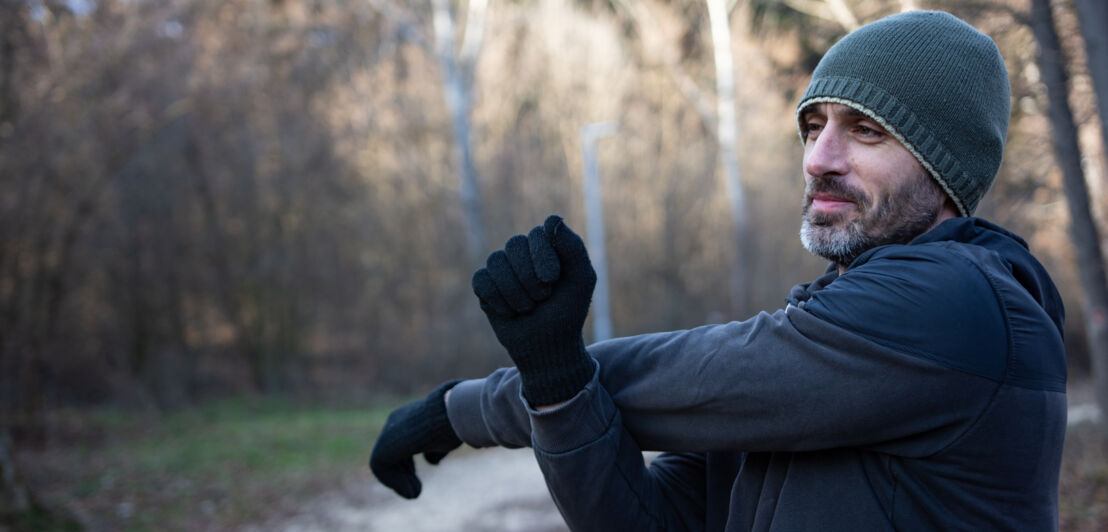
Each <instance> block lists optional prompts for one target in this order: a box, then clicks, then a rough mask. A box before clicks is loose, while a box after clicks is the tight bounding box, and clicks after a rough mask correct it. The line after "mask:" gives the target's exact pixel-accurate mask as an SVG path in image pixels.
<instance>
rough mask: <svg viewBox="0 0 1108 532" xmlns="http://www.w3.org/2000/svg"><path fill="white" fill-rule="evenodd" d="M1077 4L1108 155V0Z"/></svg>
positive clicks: (1077, 0)
mask: <svg viewBox="0 0 1108 532" xmlns="http://www.w3.org/2000/svg"><path fill="white" fill-rule="evenodd" d="M1074 4H1075V5H1076V7H1077V19H1078V20H1080V21H1081V37H1082V38H1083V39H1084V40H1085V54H1086V56H1087V57H1088V64H1089V76H1090V77H1091V78H1092V79H1093V93H1095V94H1096V102H1097V109H1098V110H1099V112H1100V140H1101V145H1100V146H1101V149H1102V150H1104V155H1105V157H1106V158H1108V2H1105V1H1104V0H1075V1H1074Z"/></svg>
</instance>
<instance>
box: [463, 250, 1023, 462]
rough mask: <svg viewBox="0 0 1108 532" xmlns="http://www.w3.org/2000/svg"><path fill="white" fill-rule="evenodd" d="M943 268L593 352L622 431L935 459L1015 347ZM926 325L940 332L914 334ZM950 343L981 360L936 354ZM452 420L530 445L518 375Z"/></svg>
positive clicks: (732, 446)
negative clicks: (907, 344) (882, 323)
mask: <svg viewBox="0 0 1108 532" xmlns="http://www.w3.org/2000/svg"><path fill="white" fill-rule="evenodd" d="M938 260H952V261H953V262H951V263H949V264H939V265H937V266H938V267H936V265H934V264H928V263H926V261H921V260H920V259H919V258H918V257H913V258H912V260H911V261H879V263H878V264H876V265H874V266H872V267H870V268H869V269H866V268H859V269H858V271H852V272H848V273H847V274H845V275H844V276H843V277H841V278H840V279H838V280H836V281H835V282H834V283H832V284H831V285H830V286H828V287H827V288H825V289H824V290H821V291H820V292H817V294H818V295H819V297H818V298H813V300H812V301H809V302H808V303H809V306H808V307H806V308H807V309H810V310H806V309H801V308H798V307H795V306H789V307H788V308H787V309H785V310H780V311H777V312H775V313H773V314H766V313H761V314H759V315H757V316H755V317H753V318H751V319H749V320H747V321H744V322H733V323H729V324H721V325H709V326H704V327H699V328H696V329H691V330H686V331H675V332H668V333H656V334H647V335H641V336H634V337H628V338H619V339H614V340H610V341H606V342H602V343H598V344H594V345H592V346H590V347H589V352H590V354H592V355H593V357H595V358H596V360H597V361H598V362H599V366H600V374H599V383H600V385H601V386H602V387H603V388H604V389H605V390H606V391H607V393H609V394H610V397H611V400H612V401H613V404H614V405H615V406H616V407H617V408H618V410H619V412H620V414H621V420H622V426H623V427H624V428H625V429H626V431H627V433H628V434H630V435H631V436H632V437H633V438H634V440H635V441H636V442H637V443H638V444H639V445H640V446H641V448H643V449H644V450H663V451H686V452H706V451H810V450H819V449H827V448H833V447H844V446H853V447H862V448H871V449H874V450H879V451H881V452H886V453H890V454H894V455H900V456H906V457H922V456H927V455H929V454H932V453H934V452H937V451H939V450H941V449H942V448H944V447H945V446H946V445H948V444H949V443H951V442H952V441H954V440H955V439H956V438H957V437H958V436H959V435H960V434H961V433H963V432H964V431H965V430H966V429H967V428H968V427H969V426H971V425H972V424H973V422H974V421H975V420H976V419H977V417H978V416H979V415H980V414H981V412H982V411H983V410H984V408H985V407H986V405H987V404H988V403H989V401H990V399H991V398H992V397H993V395H994V393H995V391H996V390H997V388H998V387H999V384H1000V381H1001V380H1002V379H1003V371H1004V370H1003V366H1004V360H1005V357H1006V356H1007V341H1008V336H1007V335H1008V332H1007V329H1006V327H1007V325H1006V322H1005V321H1004V310H1003V305H1002V302H998V297H997V296H996V295H995V294H993V293H992V292H991V290H992V288H991V287H990V284H989V283H988V281H987V280H986V279H985V277H984V276H983V275H981V274H979V273H976V272H975V270H973V268H972V266H967V265H965V264H962V263H961V262H959V261H958V260H956V259H945V258H943V257H942V256H940V257H939V259H938ZM929 272H940V273H941V275H934V274H933V273H929ZM928 275H931V277H927V279H926V281H927V282H925V283H922V284H921V283H920V282H919V281H920V276H928ZM914 286H923V287H925V288H926V289H925V290H913V289H912V287H914ZM951 294H960V295H961V297H964V298H967V301H961V302H958V301H951V300H950V299H951V297H952V296H951ZM857 301H867V302H869V304H859V303H856V302H857ZM959 303H960V304H959ZM920 312H931V314H928V315H920V314H919V313H920ZM832 313H834V314H835V315H834V321H832V320H831V319H830V317H831V316H830V315H831V314H832ZM875 313H879V314H880V316H882V317H884V316H892V317H893V318H894V319H895V320H898V323H899V324H900V325H899V327H901V328H903V329H908V330H911V331H912V336H910V337H908V338H909V339H918V340H919V341H921V342H922V344H921V345H914V346H911V349H910V350H909V349H905V348H903V346H901V345H900V344H899V343H898V341H897V338H896V336H895V335H892V336H889V337H886V336H887V335H882V334H881V331H870V330H868V329H865V326H866V324H870V323H873V321H874V320H876V319H877V318H878V316H875V315H874V314H875ZM885 319H887V318H885ZM917 325H918V326H919V327H926V328H927V329H928V330H929V331H930V332H931V333H933V334H932V335H931V336H928V335H927V334H918V333H917V332H916V331H914V330H912V328H913V327H916V326H917ZM948 331H976V332H975V333H974V334H975V336H974V337H975V340H974V342H973V343H972V344H970V345H959V344H958V343H957V342H956V341H951V340H950V339H949V338H946V337H944V336H941V335H942V334H944V333H946V332H948ZM925 332H926V331H925ZM867 333H869V334H867ZM931 337H933V338H937V339H939V340H941V341H937V342H929V340H928V339H929V338H931ZM890 338H891V340H890ZM951 345H953V346H954V348H956V349H961V350H963V351H965V352H966V353H972V354H974V355H975V356H976V359H973V360H977V362H974V361H973V360H970V361H969V362H966V361H965V360H964V359H966V358H967V357H964V356H961V355H960V352H953V353H951V352H936V351H938V350H939V349H947V347H946V346H951ZM998 360H999V362H998ZM958 364H969V366H968V367H959V366H958ZM998 367H999V368H1000V369H999V370H997V369H996V368H998ZM448 411H449V413H450V419H451V423H452V424H453V425H454V427H455V429H456V431H457V432H458V433H459V436H460V437H461V438H462V439H463V441H465V442H467V443H469V444H470V445H474V446H487V445H507V446H527V445H531V444H532V441H531V430H532V421H533V420H532V419H531V418H530V417H529V416H528V413H527V410H526V406H525V405H524V404H523V402H522V400H521V399H520V395H519V382H518V376H517V375H516V373H515V370H514V369H511V368H507V369H501V370H498V371H497V372H496V373H494V374H493V375H491V376H490V377H488V378H486V379H483V380H476V381H466V382H463V383H462V384H460V385H458V386H457V387H455V389H454V392H453V393H452V398H451V402H450V404H449V405H448Z"/></svg>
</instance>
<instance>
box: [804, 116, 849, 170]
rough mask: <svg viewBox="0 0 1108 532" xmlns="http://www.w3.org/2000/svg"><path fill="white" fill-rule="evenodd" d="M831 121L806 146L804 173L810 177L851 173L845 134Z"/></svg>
mask: <svg viewBox="0 0 1108 532" xmlns="http://www.w3.org/2000/svg"><path fill="white" fill-rule="evenodd" d="M836 126H837V125H836V124H834V122H832V121H829V122H828V123H827V124H825V125H824V127H823V130H822V131H820V132H819V135H818V136H817V137H816V138H815V139H812V140H810V141H809V142H807V143H805V144H804V173H805V174H807V175H808V176H809V177H812V178H818V177H832V176H842V175H846V174H848V173H850V158H849V154H848V153H847V151H848V150H847V143H846V142H845V141H846V139H845V138H844V135H843V132H842V131H840V128H838V127H836Z"/></svg>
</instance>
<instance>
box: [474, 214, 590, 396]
mask: <svg viewBox="0 0 1108 532" xmlns="http://www.w3.org/2000/svg"><path fill="white" fill-rule="evenodd" d="M595 286H596V272H595V271H594V270H593V268H592V263H591V262H590V261H589V254H588V252H587V251H586V250H585V243H584V242H583V241H582V240H581V237H579V236H577V234H576V233H574V232H573V231H571V230H570V229H569V227H568V226H566V225H565V222H563V221H562V218H561V217H559V216H554V215H552V216H550V217H549V218H547V219H546V222H545V223H544V224H543V225H542V226H538V227H535V228H534V229H532V230H531V232H530V233H529V234H528V235H527V236H523V235H516V236H513V237H512V238H511V239H509V240H508V242H507V244H506V245H505V246H504V249H503V250H500V251H497V252H495V253H493V254H492V255H490V256H489V259H488V262H487V264H486V267H484V268H481V269H479V270H477V272H476V273H474V274H473V292H474V293H475V294H476V295H477V298H478V299H479V300H480V301H481V310H483V311H485V315H486V316H487V317H488V319H489V324H491V325H492V329H493V332H495V333H496V338H497V340H499V341H500V344H501V345H503V346H504V347H505V348H506V349H507V350H508V355H509V356H511V357H512V361H513V362H514V363H515V364H516V367H517V368H519V373H520V380H521V381H522V385H523V396H524V397H525V398H526V399H527V400H528V401H529V402H531V404H532V405H534V406H544V405H551V404H555V403H559V402H562V401H565V400H567V399H569V398H571V397H573V396H574V395H576V394H577V392H579V391H581V389H583V388H584V387H585V385H586V384H588V382H589V380H590V379H591V378H592V374H593V372H594V371H595V363H594V362H593V360H592V358H591V357H590V356H589V355H588V352H587V351H586V350H585V343H584V340H583V338H582V336H581V329H582V328H583V327H584V326H585V318H586V316H588V312H589V302H590V301H591V299H592V291H593V287H595Z"/></svg>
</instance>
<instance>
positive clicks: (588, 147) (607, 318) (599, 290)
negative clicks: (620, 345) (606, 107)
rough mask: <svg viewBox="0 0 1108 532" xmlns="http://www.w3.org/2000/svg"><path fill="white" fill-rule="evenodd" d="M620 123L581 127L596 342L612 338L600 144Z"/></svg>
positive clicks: (586, 227)
mask: <svg viewBox="0 0 1108 532" xmlns="http://www.w3.org/2000/svg"><path fill="white" fill-rule="evenodd" d="M617 130H619V124H617V123H615V122H594V123H591V124H585V125H584V126H582V127H581V153H582V157H581V159H582V162H583V164H584V181H585V220H586V222H585V223H586V226H585V229H586V231H587V232H588V235H587V236H588V248H589V256H590V257H592V264H593V269H595V270H596V290H595V291H594V292H593V306H592V308H593V342H599V341H601V340H607V339H608V338H611V337H612V311H611V306H610V303H609V299H608V254H607V251H606V248H605V244H604V202H603V199H602V197H601V193H600V169H599V166H600V164H599V162H598V160H597V159H598V158H597V153H596V152H597V149H596V144H597V141H599V140H600V139H601V138H603V137H607V136H609V135H613V134H615V132H616V131H617Z"/></svg>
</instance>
